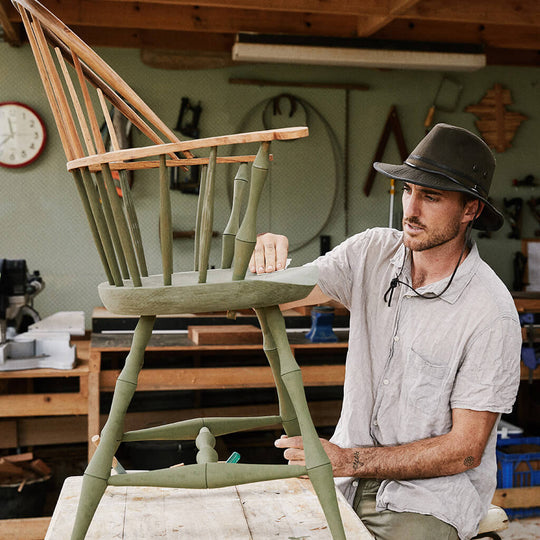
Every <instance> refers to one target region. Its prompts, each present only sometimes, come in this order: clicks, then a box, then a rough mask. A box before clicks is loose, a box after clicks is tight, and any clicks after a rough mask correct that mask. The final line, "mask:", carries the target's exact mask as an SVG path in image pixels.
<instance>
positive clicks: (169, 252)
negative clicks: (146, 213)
mask: <svg viewBox="0 0 540 540" xmlns="http://www.w3.org/2000/svg"><path fill="white" fill-rule="evenodd" d="M159 201H160V211H159V226H160V227H159V234H160V240H161V261H162V265H163V285H165V286H167V285H171V283H172V272H173V249H172V239H173V235H172V211H171V194H170V191H169V175H168V172H167V165H166V156H164V155H161V156H159Z"/></svg>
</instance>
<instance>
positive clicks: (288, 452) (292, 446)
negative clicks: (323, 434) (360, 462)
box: [274, 435, 352, 476]
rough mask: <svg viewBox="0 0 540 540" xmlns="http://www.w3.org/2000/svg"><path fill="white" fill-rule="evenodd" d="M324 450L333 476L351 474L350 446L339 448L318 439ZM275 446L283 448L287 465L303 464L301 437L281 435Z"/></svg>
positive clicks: (303, 455)
mask: <svg viewBox="0 0 540 540" xmlns="http://www.w3.org/2000/svg"><path fill="white" fill-rule="evenodd" d="M319 440H320V441H321V444H322V446H323V449H324V451H325V452H326V454H327V456H328V458H329V459H330V463H331V464H332V473H333V475H334V476H350V475H351V470H350V466H351V462H352V461H351V456H349V454H350V453H351V449H350V448H340V447H339V446H337V445H336V444H333V443H331V442H330V441H327V440H326V439H319ZM274 445H275V446H276V447H277V448H285V452H284V454H283V455H284V457H285V459H286V460H287V461H288V462H289V465H305V463H306V457H305V454H304V442H303V441H302V437H287V435H282V436H281V438H280V439H277V440H276V441H275V442H274Z"/></svg>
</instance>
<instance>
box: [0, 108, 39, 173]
mask: <svg viewBox="0 0 540 540" xmlns="http://www.w3.org/2000/svg"><path fill="white" fill-rule="evenodd" d="M46 140H47V131H46V129H45V124H44V123H43V120H42V119H41V117H40V116H39V114H38V113H37V112H36V111H34V109H32V108H31V107H29V106H28V105H25V104H24V103H19V102H17V101H4V102H0V166H2V167H24V166H25V165H28V164H29V163H32V162H33V161H35V160H36V159H37V158H38V157H39V156H40V154H41V153H42V152H43V149H44V147H45V141H46Z"/></svg>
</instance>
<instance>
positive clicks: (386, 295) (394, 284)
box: [383, 211, 478, 307]
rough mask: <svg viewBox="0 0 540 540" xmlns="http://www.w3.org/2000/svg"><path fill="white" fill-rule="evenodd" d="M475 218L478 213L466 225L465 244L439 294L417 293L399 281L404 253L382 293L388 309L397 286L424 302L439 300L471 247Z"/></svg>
mask: <svg viewBox="0 0 540 540" xmlns="http://www.w3.org/2000/svg"><path fill="white" fill-rule="evenodd" d="M477 217H478V211H477V213H476V214H475V216H474V219H473V220H472V221H471V222H470V223H469V224H468V225H467V230H466V231H465V242H463V249H462V250H461V253H460V255H459V259H458V261H457V264H456V266H455V268H454V271H453V272H452V275H451V276H450V279H449V281H448V283H447V284H446V287H445V288H444V289H443V290H442V291H441V292H440V293H439V294H433V293H430V294H422V293H420V292H418V291H417V290H416V289H415V288H414V287H412V286H411V285H409V284H408V283H405V282H404V281H401V280H400V279H399V276H401V272H402V271H403V266H404V265H405V257H407V252H406V251H405V256H404V258H403V263H402V265H401V268H400V269H399V273H398V275H397V276H396V277H395V278H393V279H392V280H391V281H390V286H389V287H388V289H387V290H386V292H385V293H384V297H383V299H384V301H385V302H386V303H387V304H388V307H390V304H391V303H392V296H393V295H394V289H395V288H396V287H397V286H398V285H405V287H408V288H409V289H411V291H413V292H414V294H416V296H419V297H420V298H425V299H426V300H434V299H435V298H440V297H441V296H442V295H443V294H444V293H445V292H446V291H447V290H448V288H449V287H450V285H451V284H452V281H453V279H454V276H455V275H456V272H457V269H458V268H459V265H460V264H461V259H462V257H463V255H464V253H465V250H466V249H467V247H471V245H472V244H471V232H472V228H473V224H474V222H475V221H476V218H477Z"/></svg>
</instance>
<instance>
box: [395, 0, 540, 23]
mask: <svg viewBox="0 0 540 540" xmlns="http://www.w3.org/2000/svg"><path fill="white" fill-rule="evenodd" d="M406 16H407V18H409V19H410V18H414V19H420V20H429V21H447V22H448V21H451V22H459V23H467V22H477V23H480V22H481V23H482V24H500V25H511V24H517V25H524V26H538V25H540V4H539V3H538V2H537V1H536V0H522V1H520V2H519V3H516V4H512V3H511V2H508V1H507V0H475V1H474V2H470V1H469V0H452V1H451V2H448V0H429V2H421V3H418V4H417V5H416V6H413V7H411V9H409V10H408V11H407V12H406Z"/></svg>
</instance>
